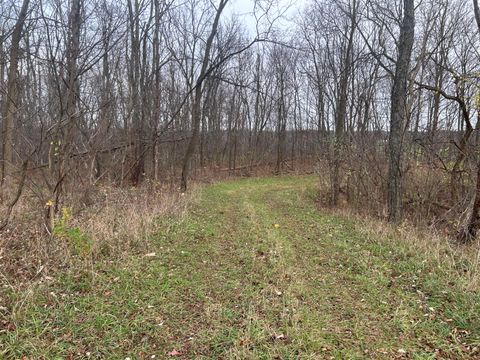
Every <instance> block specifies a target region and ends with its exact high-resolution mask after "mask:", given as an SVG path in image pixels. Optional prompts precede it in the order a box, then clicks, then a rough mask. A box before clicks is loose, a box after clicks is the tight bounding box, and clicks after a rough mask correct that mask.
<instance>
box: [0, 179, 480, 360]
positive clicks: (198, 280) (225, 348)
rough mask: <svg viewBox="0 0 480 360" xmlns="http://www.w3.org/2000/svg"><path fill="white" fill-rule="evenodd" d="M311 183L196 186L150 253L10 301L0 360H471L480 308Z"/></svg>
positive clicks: (429, 262)
mask: <svg viewBox="0 0 480 360" xmlns="http://www.w3.org/2000/svg"><path fill="white" fill-rule="evenodd" d="M315 187H316V180H315V178H314V177H296V178H294V177H284V178H271V179H250V180H241V181H232V182H225V183H220V184H216V185H212V186H208V187H206V188H205V189H204V190H203V192H202V195H201V198H200V199H199V201H198V204H196V205H195V206H194V208H193V209H192V210H191V212H190V213H189V214H188V215H187V216H186V217H184V218H182V219H162V220H161V223H160V224H159V228H160V229H161V231H159V233H158V234H154V235H153V236H152V239H151V241H152V249H153V251H154V252H155V254H156V255H155V256H150V257H145V256H141V255H132V257H131V258H130V259H129V260H128V261H126V262H125V263H123V264H108V263H104V264H101V265H98V266H97V267H95V268H94V269H90V270H88V271H86V270H78V271H72V272H68V273H65V274H63V275H62V276H61V277H60V278H59V279H56V280H54V281H49V282H48V281H47V282H46V283H44V284H43V285H42V286H40V287H39V288H38V289H35V290H34V291H33V293H32V294H31V295H30V297H29V300H28V301H27V302H25V303H22V302H21V299H23V298H24V296H25V294H7V295H6V296H8V299H9V301H10V303H12V304H15V309H14V314H15V316H14V318H13V319H12V320H13V322H14V324H15V328H16V329H15V331H3V332H2V333H0V358H7V359H8V358H12V359H17V358H23V356H25V357H24V358H26V359H42V358H45V359H77V358H80V359H83V358H85V359H87V358H90V359H126V358H127V357H129V358H130V359H143V358H144V359H150V358H155V359H164V358H179V359H363V358H365V359H377V358H378V359H394V358H399V359H401V358H413V359H435V358H449V359H468V358H472V359H474V358H480V352H479V351H478V349H475V348H476V347H479V346H480V335H479V334H480V320H479V318H480V305H479V304H480V301H479V300H480V297H479V295H478V294H476V293H468V292H465V291H462V290H460V289H462V277H461V271H460V270H459V271H458V273H455V272H453V273H452V272H451V271H446V270H444V269H442V267H441V266H439V265H438V263H436V262H435V261H434V260H433V259H429V258H428V257H425V256H422V255H420V254H416V253H415V251H414V250H412V249H410V248H409V247H408V246H407V245H403V244H402V243H401V242H400V241H398V240H396V239H372V238H369V237H367V236H366V235H365V234H363V233H362V231H361V230H359V229H358V228H357V226H356V225H355V224H354V223H353V222H351V221H348V220H345V219H342V218H339V217H336V216H332V215H329V214H327V213H322V212H319V211H318V210H317V209H316V208H315V202H314V198H315Z"/></svg>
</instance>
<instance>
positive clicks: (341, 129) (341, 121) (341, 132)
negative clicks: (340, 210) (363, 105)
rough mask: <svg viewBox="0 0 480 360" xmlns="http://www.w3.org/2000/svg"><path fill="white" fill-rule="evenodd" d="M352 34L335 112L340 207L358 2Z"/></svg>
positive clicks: (336, 194) (336, 182) (334, 196)
mask: <svg viewBox="0 0 480 360" xmlns="http://www.w3.org/2000/svg"><path fill="white" fill-rule="evenodd" d="M351 10H352V13H351V14H350V16H351V24H350V33H349V38H348V43H347V48H346V53H345V58H344V63H343V64H342V70H341V71H342V73H341V75H340V83H339V85H338V86H339V91H338V100H337V108H336V111H335V143H334V145H333V175H332V205H334V206H336V205H338V200H339V196H340V187H341V182H342V177H343V176H342V170H341V167H342V162H343V157H344V151H345V120H346V115H347V92H348V81H349V79H350V72H351V67H352V52H353V37H354V35H355V28H356V10H357V9H356V1H355V0H354V1H353V4H352V9H351Z"/></svg>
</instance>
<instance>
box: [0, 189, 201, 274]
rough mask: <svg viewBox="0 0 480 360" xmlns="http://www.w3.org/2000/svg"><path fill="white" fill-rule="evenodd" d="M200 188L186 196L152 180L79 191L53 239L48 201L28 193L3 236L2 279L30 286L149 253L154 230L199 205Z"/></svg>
mask: <svg viewBox="0 0 480 360" xmlns="http://www.w3.org/2000/svg"><path fill="white" fill-rule="evenodd" d="M197 188H198V186H197V185H192V187H191V190H190V191H189V192H188V193H186V194H182V193H180V192H178V191H177V190H176V189H174V188H173V187H172V186H170V185H160V184H158V183H153V182H146V183H145V184H143V185H142V186H139V187H132V188H119V187H114V186H109V185H100V186H95V187H91V186H90V187H88V188H84V189H81V188H77V189H76V190H75V191H71V192H69V195H68V196H67V197H65V199H64V200H63V202H62V205H61V208H60V211H59V213H58V214H57V216H56V218H55V230H54V231H53V234H51V235H49V234H48V233H47V231H46V229H45V226H44V224H43V213H44V212H45V211H46V210H45V203H42V201H41V199H39V198H38V197H35V196H33V194H31V193H30V194H29V193H26V194H25V195H24V196H23V197H22V199H21V200H20V202H19V203H18V204H17V206H16V208H15V210H14V213H13V216H12V219H11V221H10V225H9V226H8V228H6V229H5V230H4V231H3V232H0V263H1V264H2V265H1V266H0V279H1V280H3V281H4V282H6V283H18V282H25V283H28V282H29V281H30V280H33V279H35V278H37V277H38V276H39V275H40V274H44V275H45V274H47V273H51V272H54V271H55V270H56V269H65V268H68V267H71V266H73V265H75V266H80V267H81V266H86V267H90V266H92V265H94V264H95V262H97V261H121V260H122V259H124V258H125V257H127V256H131V255H132V254H144V253H148V252H149V251H150V249H151V240H152V238H153V237H154V235H155V232H156V231H158V230H159V226H161V225H160V224H164V225H163V226H165V223H166V222H165V221H159V219H161V218H165V217H181V216H183V215H184V214H185V212H186V210H187V209H188V207H189V206H190V205H191V204H193V203H194V202H195V199H196V197H197V194H198V191H197ZM167 223H168V222H167Z"/></svg>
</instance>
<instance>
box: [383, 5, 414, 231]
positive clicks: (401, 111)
mask: <svg viewBox="0 0 480 360" xmlns="http://www.w3.org/2000/svg"><path fill="white" fill-rule="evenodd" d="M403 5H404V6H403V8H404V16H403V21H402V26H401V29H400V39H399V46H398V58H397V63H396V68H395V77H394V80H393V87H392V93H391V110H390V111H391V113H390V136H389V156H390V162H389V168H388V188H387V192H388V194H387V195H388V203H387V205H388V220H389V221H391V222H398V221H400V220H401V219H402V210H403V209H402V197H403V191H402V151H403V150H402V147H403V134H404V130H405V124H406V122H407V108H406V102H407V101H406V100H407V81H408V73H409V68H410V58H411V55H412V48H413V42H414V33H415V5H414V0H404V2H403Z"/></svg>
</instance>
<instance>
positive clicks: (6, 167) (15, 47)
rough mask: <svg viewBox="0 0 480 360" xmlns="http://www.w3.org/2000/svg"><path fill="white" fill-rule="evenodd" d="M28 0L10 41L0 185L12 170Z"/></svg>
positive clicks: (25, 0) (24, 4)
mask: <svg viewBox="0 0 480 360" xmlns="http://www.w3.org/2000/svg"><path fill="white" fill-rule="evenodd" d="M29 2H30V1H29V0H24V1H23V4H22V8H21V10H20V14H19V15H18V19H17V22H16V23H15V27H14V29H13V32H12V43H11V47H10V66H9V69H8V78H7V92H6V97H5V104H4V106H5V108H4V111H3V119H4V120H3V141H2V146H3V149H2V150H3V151H2V154H3V155H2V162H1V167H0V170H1V173H0V187H1V188H2V189H3V185H4V184H5V182H6V181H7V177H9V176H10V175H11V172H12V171H13V161H14V159H13V143H14V141H13V131H14V127H15V119H16V116H17V104H16V103H17V93H18V85H17V80H18V79H17V72H18V59H19V57H20V40H21V38H22V31H23V26H24V24H25V19H26V18H27V12H28V5H29Z"/></svg>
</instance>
